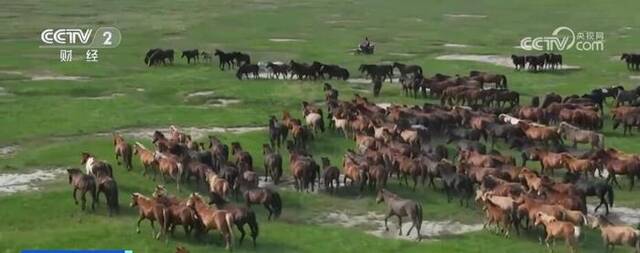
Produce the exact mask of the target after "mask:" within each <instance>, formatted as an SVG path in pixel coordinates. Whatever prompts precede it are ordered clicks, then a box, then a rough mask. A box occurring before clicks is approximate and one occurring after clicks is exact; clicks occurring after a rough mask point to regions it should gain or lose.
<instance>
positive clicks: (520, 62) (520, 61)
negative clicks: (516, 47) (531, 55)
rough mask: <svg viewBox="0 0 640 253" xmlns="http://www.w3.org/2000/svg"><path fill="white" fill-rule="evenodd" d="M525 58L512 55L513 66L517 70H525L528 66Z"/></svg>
mask: <svg viewBox="0 0 640 253" xmlns="http://www.w3.org/2000/svg"><path fill="white" fill-rule="evenodd" d="M525 58H526V57H525V56H519V55H515V54H512V55H511V61H513V65H514V66H515V67H516V70H521V69H524V67H525V65H526V60H525Z"/></svg>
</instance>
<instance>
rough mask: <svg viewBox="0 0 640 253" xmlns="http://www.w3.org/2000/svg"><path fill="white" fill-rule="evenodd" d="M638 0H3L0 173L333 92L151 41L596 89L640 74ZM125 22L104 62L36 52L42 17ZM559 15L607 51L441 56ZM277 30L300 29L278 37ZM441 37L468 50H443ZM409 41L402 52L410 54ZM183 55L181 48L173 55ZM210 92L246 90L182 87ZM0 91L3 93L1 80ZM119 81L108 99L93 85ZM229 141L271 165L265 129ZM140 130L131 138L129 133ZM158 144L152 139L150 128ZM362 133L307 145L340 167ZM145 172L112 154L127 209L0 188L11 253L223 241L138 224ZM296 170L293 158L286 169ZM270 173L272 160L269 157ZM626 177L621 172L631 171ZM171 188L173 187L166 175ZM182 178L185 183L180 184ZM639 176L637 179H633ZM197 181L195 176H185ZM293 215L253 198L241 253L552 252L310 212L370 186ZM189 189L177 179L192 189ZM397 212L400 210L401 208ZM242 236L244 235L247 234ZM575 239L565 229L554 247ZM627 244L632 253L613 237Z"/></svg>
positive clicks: (105, 155)
mask: <svg viewBox="0 0 640 253" xmlns="http://www.w3.org/2000/svg"><path fill="white" fill-rule="evenodd" d="M639 7H640V3H638V2H637V1H631V0H621V1H616V2H615V3H612V2H607V1H595V0H588V1H577V0H572V1H552V0H541V1H496V0H482V1H459V0H457V1H423V0H406V1H383V0H367V1H364V0H349V1H338V0H323V1H309V0H297V1H292V0H253V1H248V0H236V1H230V0H222V1H205V0H191V1H168V0H157V1H142V0H128V1H124V0H113V1H90V2H79V1H71V0H61V1H38V0H22V1H7V2H5V3H3V8H1V9H0V21H2V22H0V23H2V25H1V27H2V28H3V29H0V87H2V88H3V89H0V115H1V116H0V147H3V146H12V145H16V146H18V150H17V152H16V153H15V154H11V155H8V156H0V173H22V172H28V171H33V170H35V169H52V168H56V167H68V166H76V167H79V166H80V165H79V162H80V156H79V154H80V152H82V151H90V152H92V153H94V154H96V155H97V156H98V157H99V158H101V159H107V160H109V161H111V162H112V164H114V165H115V160H114V159H113V147H112V143H111V139H110V138H109V137H108V136H107V137H104V136H96V135H95V134H94V133H98V132H107V133H108V132H111V131H114V130H119V129H125V128H139V127H150V128H153V127H158V128H166V127H168V125H170V124H175V125H177V126H180V127H238V126H264V125H265V124H266V122H267V119H268V116H269V115H272V114H274V115H279V114H280V113H281V112H282V111H283V110H289V111H291V112H293V113H294V115H296V116H297V115H298V114H299V111H300V106H299V105H300V102H301V101H303V100H305V101H313V102H317V101H322V100H323V92H322V87H321V84H322V83H321V82H320V81H318V82H309V81H307V82H298V81H291V80H286V81H283V80H254V81H246V80H243V81H238V80H237V79H236V78H235V76H234V75H233V73H232V72H229V71H227V72H221V71H219V70H218V69H217V67H216V66H217V59H215V60H214V63H215V65H213V66H212V65H207V64H198V65H191V66H188V65H187V64H186V60H185V59H179V58H178V59H177V63H176V64H175V65H173V66H167V67H153V68H149V67H147V66H145V65H144V63H143V57H144V53H145V52H146V51H147V50H148V49H149V48H155V47H162V48H173V49H175V50H176V51H178V50H181V49H191V48H199V49H205V50H207V51H212V50H213V49H215V48H220V49H223V50H238V51H245V52H249V53H250V54H251V57H252V60H254V61H276V60H279V61H288V60H290V59H294V60H300V61H306V62H310V61H313V60H318V61H321V62H324V63H334V64H339V65H342V66H346V67H347V68H348V69H349V70H350V72H351V74H352V76H355V77H359V74H358V73H356V69H357V66H358V65H359V64H362V63H377V62H381V61H401V62H407V63H414V64H420V65H421V66H422V67H423V69H424V70H425V72H426V75H432V74H434V73H438V72H439V73H447V74H456V73H459V74H466V73H468V71H469V70H484V71H488V72H497V73H503V74H506V75H507V76H508V78H509V85H510V88H511V89H513V90H516V91H518V92H520V93H521V94H522V95H523V97H522V98H521V101H522V102H523V103H528V102H529V100H530V97H531V96H534V95H543V94H545V93H547V92H550V91H555V92H558V93H560V94H562V95H568V94H582V93H586V92H588V91H590V90H591V89H592V88H595V87H602V86H608V85H612V84H622V85H624V86H625V87H635V85H636V83H635V82H636V81H634V79H632V78H630V76H632V75H640V74H634V73H632V72H629V71H628V70H627V69H626V66H625V64H623V63H622V62H621V61H619V55H620V54H621V53H623V52H633V51H637V50H638V42H640V40H638V38H639V36H640V30H639V29H640V27H637V26H636V24H639V23H640V16H638V15H637V10H638V9H637V8H639ZM446 14H473V15H483V16H486V17H484V18H480V17H476V18H469V17H467V18H461V17H450V16H447V15H446ZM75 26H93V27H99V26H115V27H117V28H119V29H120V30H121V32H122V36H123V39H122V43H121V44H120V46H119V47H118V48H115V49H100V51H99V54H100V58H99V62H98V63H87V62H84V60H83V59H82V58H83V56H84V50H74V57H75V59H74V61H73V62H70V63H60V62H59V59H58V54H59V52H58V50H56V49H41V48H38V47H39V45H40V40H39V35H40V32H41V31H42V30H43V29H45V28H50V27H75ZM558 26H568V27H571V28H572V29H574V30H575V31H598V32H604V33H605V40H606V41H605V50H604V51H597V52H579V51H576V50H569V51H564V52H562V54H563V56H564V59H565V63H566V64H569V65H577V66H580V67H581V68H580V69H579V70H575V71H558V72H545V73H535V74H534V73H529V72H526V71H521V72H515V71H514V70H513V69H510V68H506V67H501V66H496V65H492V64H485V63H477V62H470V61H442V60H436V59H435V58H436V57H437V56H440V55H445V54H495V55H505V56H508V55H511V54H512V53H516V54H525V53H524V51H521V50H519V49H515V48H514V46H517V45H518V44H519V42H520V39H521V38H523V37H526V36H534V37H535V36H545V35H549V34H550V33H551V32H552V31H553V30H554V29H555V28H556V27H558ZM364 36H368V37H369V38H371V39H372V40H374V41H375V43H376V47H377V48H376V49H377V52H376V54H375V55H372V56H355V55H352V54H350V53H348V52H347V51H348V50H349V49H351V48H353V47H355V45H357V43H358V42H359V41H360V40H361V39H362V38H363V37H364ZM270 38H288V39H300V40H304V41H300V42H273V41H270V40H269V39H270ZM445 43H454V44H466V45H471V47H465V48H461V47H445V46H444V45H443V44H445ZM403 54H405V55H403ZM177 56H179V55H177ZM42 76H80V77H84V79H83V80H77V81H69V80H41V81H33V80H31V79H32V78H33V77H42ZM331 83H332V84H334V86H335V87H337V88H338V89H339V90H340V96H341V98H342V99H348V98H351V97H352V95H353V94H356V93H359V94H362V95H365V96H368V97H371V94H370V93H368V91H369V90H370V88H369V87H368V85H356V84H351V83H347V82H342V81H333V82H331ZM209 90H212V91H214V96H215V98H227V99H237V100H239V101H240V102H239V103H237V104H231V105H229V106H228V107H204V106H202V103H203V102H204V101H202V100H199V99H189V100H185V97H186V96H187V94H189V93H192V92H197V91H209ZM2 91H4V93H3V92H2ZM112 94H123V95H121V96H114V97H113V98H111V99H88V98H90V97H94V98H95V97H102V96H111V95H112ZM370 99H372V100H373V101H375V102H380V103H382V102H385V103H390V102H393V103H403V104H422V103H424V102H426V101H428V100H425V99H413V98H407V97H403V96H402V94H401V91H400V88H399V86H398V85H397V84H392V85H389V84H385V85H384V87H383V90H382V94H381V96H380V97H378V98H375V99H373V98H370ZM603 131H604V133H605V134H606V136H607V145H608V146H612V147H616V148H619V149H621V150H624V151H627V152H638V151H639V150H640V142H639V141H638V140H640V139H638V138H640V137H637V134H636V136H631V137H624V136H622V133H621V130H618V131H616V132H614V131H613V130H612V129H611V124H610V122H607V123H606V124H605V128H604V130H603ZM217 135H220V136H221V137H222V139H223V141H225V142H230V141H240V142H241V143H242V145H243V146H244V147H245V148H247V149H249V150H250V151H251V153H252V154H253V155H254V160H255V161H256V164H257V165H261V164H262V154H261V152H260V147H261V145H262V143H266V142H267V141H268V140H267V136H266V133H265V132H262V131H258V132H249V133H244V134H232V133H224V134H217ZM130 141H134V140H130ZM137 141H142V142H143V143H146V144H149V143H150V139H149V138H146V139H139V140H137ZM351 147H353V143H352V142H351V141H349V140H345V139H344V138H342V137H340V136H339V135H338V134H335V133H331V132H329V133H325V134H322V135H320V136H318V138H316V140H315V141H314V142H313V143H312V146H311V148H312V151H313V153H314V154H315V155H316V157H321V156H328V157H330V158H331V161H332V162H333V163H334V164H339V163H340V162H341V159H342V155H343V153H344V150H345V149H347V148H351ZM134 167H135V169H134V171H132V172H127V171H125V170H124V169H123V168H121V167H118V166H116V172H115V173H116V178H117V179H118V183H119V186H120V203H121V206H122V207H123V208H122V212H121V214H120V215H119V216H117V217H112V218H109V217H107V215H106V210H105V207H104V203H103V204H102V205H101V206H100V207H99V208H98V210H97V211H96V212H94V213H93V212H83V211H80V208H79V207H78V206H75V205H74V204H73V201H72V199H71V188H70V186H69V185H68V184H67V181H66V178H63V177H58V178H57V179H56V180H53V181H47V182H46V183H41V184H40V185H39V188H40V189H39V190H37V191H27V192H20V193H16V194H3V195H0V224H1V225H0V252H7V253H8V252H19V251H20V250H21V249H27V248H37V249H45V248H49V249H51V248H54V249H61V248H78V249H81V248H123V249H131V250H133V251H134V252H149V253H151V252H173V251H174V249H175V246H176V245H185V246H186V247H187V248H188V249H189V250H190V251H191V252H211V251H216V252H221V251H223V250H224V249H223V247H222V246H221V240H220V237H219V235H218V233H217V232H215V231H214V232H210V233H209V236H208V237H207V240H206V242H198V241H196V240H194V239H192V238H185V236H184V234H183V233H182V230H178V231H177V232H176V236H175V237H174V238H172V239H170V240H169V243H168V244H165V243H164V242H161V241H156V240H153V239H152V238H151V236H150V228H149V226H148V225H147V223H143V226H142V231H143V232H142V233H141V234H136V233H135V221H136V219H137V213H136V212H137V211H135V210H134V209H131V208H129V207H128V204H129V201H130V198H129V194H130V193H132V192H142V193H145V194H150V192H151V190H152V188H153V186H154V185H155V183H154V182H152V181H151V180H150V179H148V178H145V177H143V176H142V175H141V165H140V164H139V163H138V161H137V160H136V161H135V163H134ZM285 171H286V172H287V173H288V167H287V166H285ZM259 173H262V171H261V170H260V171H259ZM622 181H623V182H625V183H626V180H622ZM171 186H173V184H172V185H171ZM390 188H391V190H393V191H397V192H399V193H400V194H401V195H403V196H406V197H411V198H414V199H417V200H420V201H421V202H422V204H423V205H424V209H425V219H426V220H455V221H461V222H463V223H470V224H471V223H478V222H480V220H481V219H482V215H481V213H480V211H479V210H478V209H477V208H461V207H458V206H457V204H456V203H451V204H449V203H447V202H446V199H445V197H444V194H443V193H441V192H435V191H432V190H430V189H426V188H424V189H423V188H419V190H418V191H417V192H411V191H410V190H407V189H406V187H404V186H402V187H401V186H398V185H397V183H396V182H395V180H394V181H393V183H392V184H391V186H390ZM170 189H171V190H174V189H175V188H174V187H170ZM636 189H637V188H636ZM190 190H191V189H190ZM638 191H640V190H635V191H633V192H628V191H626V189H625V190H619V191H617V192H616V194H617V196H616V205H618V206H627V207H640V200H639V199H638V197H637V196H638ZM281 192H282V194H283V196H284V212H283V215H282V217H281V218H280V219H279V220H277V221H272V222H267V221H266V213H265V211H264V209H263V208H262V207H256V208H255V210H256V211H257V213H258V215H259V222H260V225H261V234H260V237H259V238H258V247H257V249H253V248H252V247H251V246H250V245H249V244H245V245H243V246H239V247H236V249H235V251H236V252H254V251H257V252H363V251H370V252H495V253H498V252H544V251H545V249H544V246H542V245H540V244H539V243H538V239H537V237H538V232H529V233H525V234H523V235H521V236H513V237H512V238H510V239H504V238H502V237H500V236H497V235H494V234H493V233H490V232H488V231H480V232H473V233H466V234H462V235H455V236H454V235H451V236H443V237H436V238H431V239H428V240H424V241H423V242H421V243H417V242H414V241H405V240H394V239H383V238H379V237H375V236H373V235H368V234H366V233H365V232H364V231H363V229H362V228H358V227H356V228H344V227H342V226H338V225H328V224H327V225H319V224H317V222H314V220H315V219H316V218H317V217H319V216H323V215H326V214H327V213H328V212H330V211H336V210H337V211H344V212H348V213H351V214H366V213H367V212H368V211H375V212H378V213H381V212H383V211H384V207H383V206H382V205H376V204H375V201H374V196H372V193H367V194H365V195H362V196H358V194H357V193H356V192H355V191H352V190H350V189H343V190H342V191H341V192H340V193H339V194H338V195H337V196H330V195H327V194H324V193H320V194H301V193H295V192H292V191H286V190H282V191H281ZM185 194H186V192H184V191H183V192H182V195H185ZM394 222H395V220H394ZM584 230H585V232H584V234H585V236H584V238H583V239H582V241H581V242H580V252H604V247H603V245H602V243H601V240H600V236H599V232H597V231H592V230H590V229H587V228H584ZM236 235H238V233H236ZM555 249H556V250H557V251H560V252H565V251H566V248H565V246H564V243H563V242H561V241H558V242H557V246H556V247H555ZM616 252H631V251H629V249H626V248H618V249H616Z"/></svg>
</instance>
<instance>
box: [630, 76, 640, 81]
mask: <svg viewBox="0 0 640 253" xmlns="http://www.w3.org/2000/svg"><path fill="white" fill-rule="evenodd" d="M629 79H631V80H640V76H629Z"/></svg>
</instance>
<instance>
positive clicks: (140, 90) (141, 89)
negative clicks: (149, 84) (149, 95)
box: [136, 88, 144, 92]
mask: <svg viewBox="0 0 640 253" xmlns="http://www.w3.org/2000/svg"><path fill="white" fill-rule="evenodd" d="M136 91H137V92H144V89H143V88H136Z"/></svg>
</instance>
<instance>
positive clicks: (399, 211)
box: [376, 189, 422, 241]
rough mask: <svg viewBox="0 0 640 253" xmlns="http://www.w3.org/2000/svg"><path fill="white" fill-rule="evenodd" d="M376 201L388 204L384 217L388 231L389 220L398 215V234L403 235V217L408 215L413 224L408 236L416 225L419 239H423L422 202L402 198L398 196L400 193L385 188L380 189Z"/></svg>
mask: <svg viewBox="0 0 640 253" xmlns="http://www.w3.org/2000/svg"><path fill="white" fill-rule="evenodd" d="M376 202H377V203H382V202H385V203H386V204H387V207H388V211H387V215H386V217H385V218H384V228H385V230H386V231H389V227H388V226H387V220H389V218H390V217H391V216H396V217H398V235H402V217H407V216H408V217H409V219H410V220H411V222H412V224H411V227H410V228H409V231H407V236H409V234H410V233H411V230H413V228H414V227H415V228H416V230H417V231H418V237H417V239H418V241H421V240H422V236H421V235H420V229H421V228H422V205H420V203H418V202H416V201H413V200H409V199H402V198H400V197H398V195H396V194H393V193H392V192H390V191H387V190H385V189H380V190H379V191H378V196H377V197H376Z"/></svg>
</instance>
